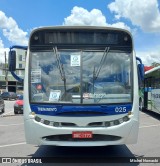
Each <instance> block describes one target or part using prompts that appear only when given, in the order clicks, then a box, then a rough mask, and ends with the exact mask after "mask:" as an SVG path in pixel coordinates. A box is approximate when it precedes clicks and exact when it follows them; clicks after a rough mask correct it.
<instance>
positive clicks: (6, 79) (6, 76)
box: [4, 51, 8, 92]
mask: <svg viewBox="0 0 160 166" xmlns="http://www.w3.org/2000/svg"><path fill="white" fill-rule="evenodd" d="M4 56H5V81H6V92H8V66H7V57H6V51H5V52H4Z"/></svg>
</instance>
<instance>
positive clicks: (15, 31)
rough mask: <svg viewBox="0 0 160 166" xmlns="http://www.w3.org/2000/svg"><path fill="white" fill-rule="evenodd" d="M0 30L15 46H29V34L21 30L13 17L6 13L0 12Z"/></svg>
mask: <svg viewBox="0 0 160 166" xmlns="http://www.w3.org/2000/svg"><path fill="white" fill-rule="evenodd" d="M0 29H2V32H3V35H4V36H5V37H6V38H7V39H8V40H9V41H10V42H12V43H13V44H20V45H27V44H28V38H27V32H24V31H23V30H22V29H20V28H19V27H18V25H17V23H16V21H15V20H14V19H13V18H12V17H7V16H6V15H5V13H4V12H2V11H0Z"/></svg>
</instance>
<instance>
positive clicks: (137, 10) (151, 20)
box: [108, 0, 160, 32]
mask: <svg viewBox="0 0 160 166" xmlns="http://www.w3.org/2000/svg"><path fill="white" fill-rule="evenodd" d="M108 8H109V9H110V11H111V12H113V13H115V18H116V19H120V18H122V17H123V18H126V19H129V20H130V21H131V22H132V24H133V25H136V26H139V27H140V28H141V29H142V30H143V31H145V32H160V11H159V8H158V1H157V0H151V1H149V0H127V1H124V0H115V1H114V2H112V3H110V4H109V5H108Z"/></svg>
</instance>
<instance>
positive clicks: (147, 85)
mask: <svg viewBox="0 0 160 166" xmlns="http://www.w3.org/2000/svg"><path fill="white" fill-rule="evenodd" d="M152 83H153V78H152V77H148V78H145V80H144V109H147V110H152V105H151V91H152Z"/></svg>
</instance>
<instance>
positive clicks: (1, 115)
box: [1, 111, 13, 117]
mask: <svg viewBox="0 0 160 166" xmlns="http://www.w3.org/2000/svg"><path fill="white" fill-rule="evenodd" d="M11 112H12V113H13V111H9V112H7V113H5V114H2V115H1V117H3V116H6V115H8V114H10V113H11Z"/></svg>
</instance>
